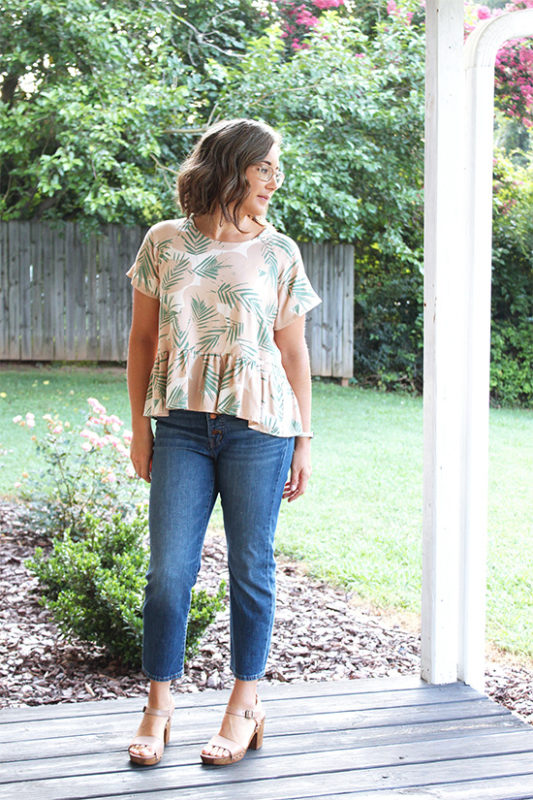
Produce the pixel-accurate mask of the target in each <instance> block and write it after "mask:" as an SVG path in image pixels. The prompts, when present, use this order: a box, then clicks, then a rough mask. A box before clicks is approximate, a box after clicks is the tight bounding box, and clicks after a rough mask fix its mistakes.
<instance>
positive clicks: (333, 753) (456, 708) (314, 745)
mask: <svg viewBox="0 0 533 800" xmlns="http://www.w3.org/2000/svg"><path fill="white" fill-rule="evenodd" d="M227 696H228V695H227V692H217V691H209V692H203V693H201V694H197V695H189V694H187V695H181V694H176V696H175V698H176V703H177V708H176V712H175V714H174V724H173V731H172V739H171V743H170V745H168V746H167V748H166V750H165V754H164V756H163V760H162V761H161V763H160V764H159V765H158V766H156V767H152V768H150V767H149V768H142V767H134V766H132V765H130V763H129V760H128V757H127V753H126V752H125V751H126V748H127V745H128V743H129V738H130V736H131V735H132V734H133V732H134V730H135V728H136V727H137V724H138V721H139V718H140V713H139V712H140V708H141V706H142V702H143V701H142V699H141V698H136V699H124V700H116V701H103V702H94V703H78V704H72V705H69V704H66V705H60V706H39V707H35V708H29V709H6V710H3V711H1V712H0V753H1V761H2V764H1V766H0V798H1V800H19V799H20V800H33V798H35V800H37V799H38V800H82V798H83V799H84V800H85V799H86V798H93V799H94V798H106V800H118V799H119V798H120V799H121V800H147V799H148V798H149V799H150V800H152V798H153V800H171V799H172V800H192V798H194V800H214V799H215V798H216V800H241V798H250V800H297V799H300V798H301V799H302V800H303V798H313V800H326V798H339V800H346V798H357V800H365V799H366V798H375V800H378V798H379V800H392V799H393V798H394V800H399V799H400V798H402V800H405V798H416V799H417V800H435V798H446V800H452V798H453V800H531V798H533V727H532V726H530V725H528V724H527V723H526V722H524V721H522V720H521V719H519V718H518V717H517V716H516V715H514V714H512V713H511V712H510V711H508V710H507V709H505V708H504V707H502V706H500V705H497V704H496V703H494V702H492V701H491V700H489V699H488V698H487V697H485V696H484V695H482V694H480V693H478V692H476V691H474V690H473V689H471V688H470V687H467V686H464V685H463V684H451V685H446V686H427V685H426V684H424V683H422V682H421V681H420V680H418V678H398V679H390V680H389V679H385V680H383V679H378V680H355V681H340V682H332V683H300V684H288V685H272V684H270V685H269V684H266V683H265V684H263V685H262V686H261V697H262V699H263V701H264V705H265V709H266V712H267V721H266V726H265V741H264V746H263V748H262V750H259V751H258V752H257V753H254V752H250V753H248V754H247V755H246V757H245V759H244V760H243V761H242V762H240V763H239V764H236V765H234V766H231V767H205V766H203V765H202V764H201V763H200V761H199V751H200V749H201V746H202V745H203V743H204V742H205V741H206V740H207V739H208V738H209V737H210V736H211V735H212V734H213V733H215V732H216V730H217V726H218V723H219V720H220V716H221V712H222V710H223V708H224V705H225V702H226V699H227Z"/></svg>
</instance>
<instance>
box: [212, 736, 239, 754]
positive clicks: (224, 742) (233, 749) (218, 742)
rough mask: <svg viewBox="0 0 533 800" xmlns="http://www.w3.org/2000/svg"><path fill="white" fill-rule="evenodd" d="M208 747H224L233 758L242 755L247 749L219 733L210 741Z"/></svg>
mask: <svg viewBox="0 0 533 800" xmlns="http://www.w3.org/2000/svg"><path fill="white" fill-rule="evenodd" d="M208 747H223V748H224V750H227V751H228V752H229V754H230V756H231V757H232V758H235V756H236V755H237V754H238V753H242V751H243V750H244V749H245V748H244V747H243V746H242V744H239V743H238V742H234V741H233V740H232V739H226V737H225V736H220V734H219V733H217V734H216V736H212V737H211V738H210V739H209V744H208Z"/></svg>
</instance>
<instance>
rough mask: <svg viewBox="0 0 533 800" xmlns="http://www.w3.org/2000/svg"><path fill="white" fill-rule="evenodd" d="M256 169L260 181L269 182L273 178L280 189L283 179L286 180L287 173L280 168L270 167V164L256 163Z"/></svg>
mask: <svg viewBox="0 0 533 800" xmlns="http://www.w3.org/2000/svg"><path fill="white" fill-rule="evenodd" d="M254 166H255V170H256V172H257V177H258V178H259V180H260V181H263V182H264V183H268V182H269V181H270V180H272V178H274V180H275V181H276V186H277V188H278V189H279V187H280V186H281V184H282V183H283V181H284V180H285V175H284V174H283V172H282V171H281V170H279V169H276V170H275V169H274V168H273V167H270V166H269V165H268V164H254Z"/></svg>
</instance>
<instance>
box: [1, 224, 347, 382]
mask: <svg viewBox="0 0 533 800" xmlns="http://www.w3.org/2000/svg"><path fill="white" fill-rule="evenodd" d="M143 235H144V229H142V228H140V227H125V226H121V225H106V226H103V227H102V228H101V229H100V230H99V232H98V233H97V234H91V235H90V236H84V235H83V233H82V231H81V230H80V227H79V226H78V225H76V224H75V223H58V224H57V225H53V224H51V223H43V222H35V221H30V222H2V223H0V360H4V361H6V360H10V361H115V362H124V361H125V360H126V355H127V347H128V334H129V328H130V322H131V285H130V282H129V280H128V278H127V277H126V276H125V272H126V270H127V269H128V267H129V266H130V264H131V263H132V261H133V259H134V257H135V254H136V252H137V250H138V248H139V245H140V243H141V241H142V237H143ZM300 247H301V251H302V256H303V259H304V263H305V265H306V270H307V273H308V275H309V278H310V280H311V283H312V284H313V286H314V288H315V290H316V291H317V292H318V294H319V295H320V297H321V298H322V303H321V305H320V306H318V307H317V308H316V309H313V311H312V312H310V314H309V321H308V324H307V339H308V344H309V350H310V355H311V371H312V373H313V375H321V376H331V377H340V378H350V377H351V376H352V374H353V247H351V246H350V245H330V244H307V243H304V244H301V245H300Z"/></svg>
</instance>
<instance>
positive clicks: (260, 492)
mask: <svg viewBox="0 0 533 800" xmlns="http://www.w3.org/2000/svg"><path fill="white" fill-rule="evenodd" d="M279 141H280V140H279V136H278V134H277V133H276V132H275V131H273V130H272V128H270V127H269V126H267V125H265V124H262V123H259V122H255V121H253V120H247V119H237V120H229V121H224V122H221V123H218V124H217V125H215V126H213V127H212V128H210V129H209V130H208V131H207V132H206V133H205V134H204V136H203V137H202V138H201V139H200V141H199V142H198V144H197V145H196V147H195V148H194V150H193V152H192V153H191V155H190V156H189V158H188V159H187V161H186V162H185V163H184V165H183V166H182V168H181V170H180V173H179V175H178V182H177V195H178V199H179V203H180V206H181V208H182V209H183V211H184V213H185V215H186V216H185V218H183V219H178V220H169V221H165V222H161V223H158V224H157V225H154V226H153V227H152V228H151V229H150V230H149V231H148V233H147V235H146V237H145V239H144V242H143V244H142V246H141V249H140V250H139V253H138V255H137V258H136V260H135V263H134V264H133V266H132V267H131V268H130V269H129V270H128V273H127V274H128V276H129V277H130V278H131V281H132V285H133V287H134V293H133V320H132V327H131V333H130V340H129V353H128V389H129V395H130V403H131V414H132V430H133V438H132V442H131V460H132V463H133V465H134V467H135V470H136V472H137V474H138V475H139V477H141V478H143V479H144V480H145V481H148V482H149V483H150V484H151V485H150V511H149V522H150V567H149V570H148V574H147V586H146V597H145V602H144V612H143V617H144V641H143V669H144V671H145V673H146V675H147V676H148V677H149V678H150V689H149V696H148V704H147V706H146V707H145V709H144V716H143V719H142V722H141V724H140V726H139V729H138V731H137V735H136V737H135V738H134V740H133V742H132V744H131V745H130V748H129V753H130V758H131V760H132V761H134V762H135V763H138V764H143V765H147V764H156V763H157V762H158V761H159V760H160V758H161V755H162V752H163V749H164V744H165V743H166V742H167V741H168V737H169V734H170V720H171V716H172V711H173V702H172V698H171V694H170V681H171V680H172V679H174V678H178V677H180V676H181V675H182V672H183V658H184V647H185V635H186V626H187V615H188V611H189V604H190V595H191V588H192V586H193V585H194V583H195V581H196V577H197V573H198V570H199V567H200V558H201V549H202V544H203V539H204V535H205V531H206V527H207V524H208V521H209V517H210V514H211V511H212V509H213V504H214V502H215V499H216V497H217V495H218V494H220V497H221V502H222V509H223V514H224V527H225V531H226V539H227V545H228V567H229V575H230V616H231V669H232V672H233V674H234V676H235V684H234V687H233V690H232V693H231V696H230V700H229V703H228V706H227V709H226V712H225V714H224V717H223V720H222V724H221V727H220V731H219V734H218V735H216V736H214V737H213V738H212V739H211V740H210V741H209V742H208V744H207V745H206V746H205V747H204V749H203V750H202V753H201V758H202V760H203V761H204V763H208V764H231V763H234V762H235V761H238V760H240V759H241V758H242V757H243V756H244V754H245V752H246V750H247V749H248V747H252V748H259V747H260V746H261V744H262V738H263V727H264V719H265V715H264V711H263V709H262V707H261V703H260V700H259V699H258V697H257V691H256V687H257V682H258V680H259V678H261V677H262V675H263V674H264V669H265V663H266V659H267V655H268V651H269V647H270V637H271V632H272V624H273V618H274V604H275V562H274V547H273V543H274V532H275V527H276V522H277V517H278V513H279V508H280V504H281V500H282V497H284V498H286V499H287V500H288V501H289V502H292V501H293V500H296V498H297V497H299V496H300V495H302V494H303V493H304V491H305V488H306V485H307V481H308V479H309V476H310V474H311V459H310V440H311V437H312V433H311V416H310V415H311V382H310V372H309V358H308V353H307V348H306V345H305V339H304V318H305V312H306V311H308V310H310V309H311V308H313V307H314V306H316V305H317V304H318V303H319V302H320V299H319V298H318V297H317V295H316V294H315V292H314V291H313V289H312V287H311V285H310V284H309V281H308V280H307V277H306V275H305V272H304V269H303V264H302V260H301V257H300V253H299V251H298V248H297V246H296V245H295V243H294V242H293V241H292V240H291V239H289V238H288V237H287V236H285V235H283V234H280V233H278V232H277V231H276V230H275V229H274V228H273V227H272V226H271V225H269V224H268V223H266V221H265V220H264V217H265V215H266V212H267V209H268V204H269V202H270V199H271V197H272V195H273V194H274V192H275V191H276V190H277V189H278V188H279V187H280V186H281V184H282V182H283V177H284V176H283V173H282V172H281V171H280V168H279V157H280V147H279ZM151 417H153V418H154V419H155V420H156V433H155V440H154V437H153V434H152V427H151V421H150V418H151ZM289 468H290V480H288V481H287V476H288V473H289Z"/></svg>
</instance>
